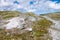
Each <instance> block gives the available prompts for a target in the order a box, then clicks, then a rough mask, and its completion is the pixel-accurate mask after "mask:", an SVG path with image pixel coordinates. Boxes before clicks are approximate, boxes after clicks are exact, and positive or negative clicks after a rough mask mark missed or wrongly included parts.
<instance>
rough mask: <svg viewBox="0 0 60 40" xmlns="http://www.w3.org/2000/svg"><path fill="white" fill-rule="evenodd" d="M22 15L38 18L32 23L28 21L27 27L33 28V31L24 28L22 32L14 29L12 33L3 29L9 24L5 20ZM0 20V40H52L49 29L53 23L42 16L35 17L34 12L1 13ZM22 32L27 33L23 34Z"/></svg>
mask: <svg viewBox="0 0 60 40" xmlns="http://www.w3.org/2000/svg"><path fill="white" fill-rule="evenodd" d="M21 14H24V15H26V16H27V17H29V16H31V17H34V18H36V21H32V22H31V23H30V22H28V20H27V24H26V25H28V26H31V27H32V31H25V30H24V28H23V29H22V30H20V29H19V28H13V29H11V30H12V31H10V30H9V31H6V29H5V28H3V29H1V27H3V25H5V24H7V23H8V22H7V23H6V21H5V20H8V19H11V18H14V17H18V16H19V15H21ZM22 17H23V16H22ZM0 18H1V19H0V40H52V37H51V36H50V35H49V32H48V28H49V27H50V26H51V25H52V24H53V23H52V22H51V21H50V20H47V19H45V18H43V17H42V16H38V15H35V14H34V13H32V12H30V13H28V12H26V13H21V12H17V11H15V12H10V11H0ZM37 19H40V20H37ZM2 20H3V22H2ZM1 25H2V26H1ZM28 26H27V27H28ZM22 31H25V32H23V33H21V32H22ZM13 32H14V33H13Z"/></svg>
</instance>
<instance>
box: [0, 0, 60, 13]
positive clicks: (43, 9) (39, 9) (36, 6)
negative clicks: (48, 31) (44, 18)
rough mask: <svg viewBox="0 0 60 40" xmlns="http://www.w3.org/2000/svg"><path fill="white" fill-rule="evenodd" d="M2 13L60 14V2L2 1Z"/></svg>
mask: <svg viewBox="0 0 60 40" xmlns="http://www.w3.org/2000/svg"><path fill="white" fill-rule="evenodd" d="M0 11H20V12H34V13H35V14H45V13H51V12H60V0H0Z"/></svg>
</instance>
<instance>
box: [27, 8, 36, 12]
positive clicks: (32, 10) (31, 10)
mask: <svg viewBox="0 0 60 40" xmlns="http://www.w3.org/2000/svg"><path fill="white" fill-rule="evenodd" d="M34 11H36V9H30V10H27V12H34Z"/></svg>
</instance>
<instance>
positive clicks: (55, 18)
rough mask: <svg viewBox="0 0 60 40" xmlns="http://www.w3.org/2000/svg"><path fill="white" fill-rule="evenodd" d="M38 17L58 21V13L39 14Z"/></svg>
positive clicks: (59, 15)
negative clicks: (46, 17)
mask: <svg viewBox="0 0 60 40" xmlns="http://www.w3.org/2000/svg"><path fill="white" fill-rule="evenodd" d="M40 16H48V17H50V18H52V19H54V20H60V12H54V13H48V14H40Z"/></svg>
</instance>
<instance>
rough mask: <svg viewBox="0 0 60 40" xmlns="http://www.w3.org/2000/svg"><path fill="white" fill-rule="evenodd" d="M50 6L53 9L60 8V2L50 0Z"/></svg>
mask: <svg viewBox="0 0 60 40" xmlns="http://www.w3.org/2000/svg"><path fill="white" fill-rule="evenodd" d="M49 7H50V8H53V9H60V3H56V2H50V3H49Z"/></svg>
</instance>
